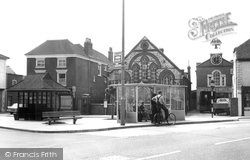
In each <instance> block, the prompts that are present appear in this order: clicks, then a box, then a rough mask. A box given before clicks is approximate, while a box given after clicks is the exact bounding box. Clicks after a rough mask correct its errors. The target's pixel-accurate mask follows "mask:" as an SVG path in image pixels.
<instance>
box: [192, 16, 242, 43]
mask: <svg viewBox="0 0 250 160" xmlns="http://www.w3.org/2000/svg"><path fill="white" fill-rule="evenodd" d="M230 15H231V13H230V12H228V13H223V14H220V15H217V16H214V17H211V18H208V19H204V18H202V17H198V18H192V19H190V20H189V22H188V24H189V27H191V30H190V31H189V32H188V37H189V38H190V39H191V40H196V39H198V38H202V37H204V38H205V40H208V41H209V40H212V39H214V38H216V37H219V36H222V35H225V34H230V33H233V32H234V26H236V25H237V24H236V23H234V22H232V21H231V19H230V17H229V16H230Z"/></svg>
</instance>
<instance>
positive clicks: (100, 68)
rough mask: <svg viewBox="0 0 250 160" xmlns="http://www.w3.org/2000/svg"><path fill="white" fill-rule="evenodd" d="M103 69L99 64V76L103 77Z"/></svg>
mask: <svg viewBox="0 0 250 160" xmlns="http://www.w3.org/2000/svg"><path fill="white" fill-rule="evenodd" d="M101 70H102V67H101V64H98V76H101V75H102V71H101Z"/></svg>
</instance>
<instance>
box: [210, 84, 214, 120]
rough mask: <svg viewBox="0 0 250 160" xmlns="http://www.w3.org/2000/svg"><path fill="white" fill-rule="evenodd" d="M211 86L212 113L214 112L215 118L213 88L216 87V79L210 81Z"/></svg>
mask: <svg viewBox="0 0 250 160" xmlns="http://www.w3.org/2000/svg"><path fill="white" fill-rule="evenodd" d="M210 87H211V113H212V118H213V113H214V108H213V102H214V101H213V90H214V87H215V82H214V80H211V81H210Z"/></svg>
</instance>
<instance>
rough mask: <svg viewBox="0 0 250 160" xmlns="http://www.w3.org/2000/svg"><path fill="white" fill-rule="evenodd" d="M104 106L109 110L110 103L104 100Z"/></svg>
mask: <svg viewBox="0 0 250 160" xmlns="http://www.w3.org/2000/svg"><path fill="white" fill-rule="evenodd" d="M103 106H104V108H108V101H107V100H104V103H103Z"/></svg>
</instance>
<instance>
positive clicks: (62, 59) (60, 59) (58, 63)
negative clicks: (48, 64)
mask: <svg viewBox="0 0 250 160" xmlns="http://www.w3.org/2000/svg"><path fill="white" fill-rule="evenodd" d="M60 61H64V63H63V64H64V65H60V64H61V63H60ZM66 67H67V59H66V58H57V68H66Z"/></svg>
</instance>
